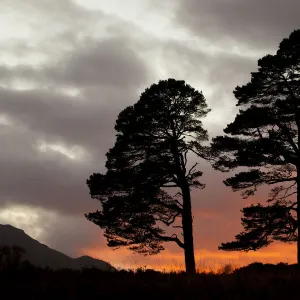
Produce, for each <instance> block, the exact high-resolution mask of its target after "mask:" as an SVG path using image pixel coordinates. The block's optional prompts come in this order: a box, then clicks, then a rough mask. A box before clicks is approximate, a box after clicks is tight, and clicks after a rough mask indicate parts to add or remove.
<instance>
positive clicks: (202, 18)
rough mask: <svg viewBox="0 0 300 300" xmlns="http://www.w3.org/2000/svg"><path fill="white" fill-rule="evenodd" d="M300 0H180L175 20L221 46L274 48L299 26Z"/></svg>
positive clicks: (199, 35)
mask: <svg viewBox="0 0 300 300" xmlns="http://www.w3.org/2000/svg"><path fill="white" fill-rule="evenodd" d="M299 10H300V2H299V1H298V0H285V1H272V0H266V1H260V0H243V1H240V0H217V1H210V0H203V1H198V0H188V1H186V0H181V5H180V8H179V10H178V13H177V15H176V22H179V23H180V24H182V25H184V26H185V27H186V28H188V29H189V30H191V32H192V33H193V34H194V35H196V36H198V37H200V38H205V39H208V40H209V41H210V42H211V43H213V44H216V45H218V46H221V47H224V45H226V43H227V45H229V47H234V46H236V45H244V46H246V47H248V50H252V51H255V50H257V48H259V49H265V50H266V49H267V50H269V49H274V47H277V45H278V43H279V42H280V41H281V40H282V39H283V38H284V37H286V36H288V35H289V34H290V33H291V31H293V30H295V29H298V28H299V27H300V21H299V17H298V12H299Z"/></svg>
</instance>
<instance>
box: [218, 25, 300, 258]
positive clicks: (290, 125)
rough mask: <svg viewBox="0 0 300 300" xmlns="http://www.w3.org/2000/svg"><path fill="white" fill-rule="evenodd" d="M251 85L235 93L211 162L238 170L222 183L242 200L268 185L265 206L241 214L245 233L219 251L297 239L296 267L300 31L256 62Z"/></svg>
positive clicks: (299, 197) (299, 207)
mask: <svg viewBox="0 0 300 300" xmlns="http://www.w3.org/2000/svg"><path fill="white" fill-rule="evenodd" d="M258 66H259V68H258V71H257V72H254V73H252V78H251V82H249V83H248V84H246V85H244V86H242V87H237V88H236V89H235V91H234V94H235V97H236V98H237V100H238V103H237V106H239V107H240V108H241V109H240V111H239V114H238V115H237V116H236V118H235V120H234V122H233V123H231V124H229V125H228V126H227V127H226V129H225V130H224V132H225V133H226V134H227V135H225V136H218V137H216V138H215V139H213V143H212V150H213V151H214V152H215V153H214V154H215V155H217V156H218V159H217V160H216V161H215V163H214V167H215V168H216V169H219V170H222V171H228V170H233V169H236V168H238V167H243V169H241V170H240V172H239V173H237V174H236V175H235V176H233V177H231V178H228V179H227V180H225V184H226V185H227V186H230V187H231V188H232V189H233V190H234V191H243V195H244V196H245V197H248V196H251V195H254V194H255V192H256V190H257V188H258V187H259V186H262V185H270V186H272V188H271V191H270V195H269V199H268V201H267V202H268V203H269V204H268V205H267V206H262V205H261V204H258V205H252V206H250V207H246V208H244V209H243V210H242V212H243V214H244V217H243V218H242V225H243V226H244V229H245V231H244V232H242V233H241V234H239V235H237V236H236V240H235V241H233V242H229V243H223V244H222V245H221V247H220V249H222V250H246V251H248V250H257V249H260V248H262V247H265V246H267V245H269V244H270V243H271V242H272V241H273V240H280V241H283V242H294V241H298V245H297V246H298V255H297V258H298V263H300V252H299V251H300V240H299V239H298V232H299V225H300V223H299V217H300V205H299V204H300V193H299V188H300V185H299V183H300V148H299V142H300V139H299V134H300V133H299V128H300V81H299V80H300V73H299V72H300V30H297V31H294V32H293V33H292V34H291V35H290V36H289V38H286V39H284V40H283V41H282V42H281V43H280V47H279V50H278V51H277V53H276V54H275V55H267V56H265V57H263V58H262V59H260V60H259V61H258Z"/></svg>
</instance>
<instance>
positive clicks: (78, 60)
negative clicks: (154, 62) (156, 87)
mask: <svg viewBox="0 0 300 300" xmlns="http://www.w3.org/2000/svg"><path fill="white" fill-rule="evenodd" d="M132 46H133V43H132V41H131V40H130V39H128V37H127V38H126V37H121V38H112V39H107V40H103V41H100V42H97V41H92V42H89V41H83V44H82V45H81V47H80V49H77V50H76V51H74V52H73V53H72V54H71V55H70V57H66V58H65V60H64V61H63V62H62V63H59V65H57V66H56V68H55V69H53V70H52V71H53V74H52V76H53V78H54V79H56V80H57V81H60V80H62V81H65V82H66V83H67V84H70V85H75V86H77V87H89V86H97V85H103V86H118V87H126V88H131V87H132V86H137V85H139V84H141V83H143V82H144V81H145V80H146V73H147V71H146V70H145V66H144V63H143V62H142V61H141V59H140V58H139V54H138V52H136V51H134V49H132V48H131V47H132Z"/></svg>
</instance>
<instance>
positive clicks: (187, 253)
mask: <svg viewBox="0 0 300 300" xmlns="http://www.w3.org/2000/svg"><path fill="white" fill-rule="evenodd" d="M182 198H183V214H182V229H183V239H184V258H185V269H186V273H187V274H189V275H195V274H196V264H195V255H194V239H193V218H192V204H191V194H190V189H189V186H188V184H186V185H185V187H183V188H182Z"/></svg>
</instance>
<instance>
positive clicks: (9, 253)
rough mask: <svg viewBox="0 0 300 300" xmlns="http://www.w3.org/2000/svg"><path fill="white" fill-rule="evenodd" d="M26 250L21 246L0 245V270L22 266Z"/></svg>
mask: <svg viewBox="0 0 300 300" xmlns="http://www.w3.org/2000/svg"><path fill="white" fill-rule="evenodd" d="M25 252H26V251H25V250H24V249H23V248H21V247H19V246H15V245H14V246H12V247H9V246H0V270H2V271H3V270H12V269H17V268H18V267H20V265H21V262H22V260H23V258H24V254H25Z"/></svg>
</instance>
